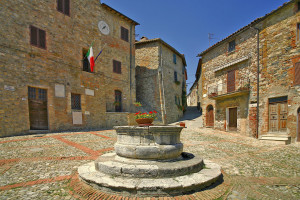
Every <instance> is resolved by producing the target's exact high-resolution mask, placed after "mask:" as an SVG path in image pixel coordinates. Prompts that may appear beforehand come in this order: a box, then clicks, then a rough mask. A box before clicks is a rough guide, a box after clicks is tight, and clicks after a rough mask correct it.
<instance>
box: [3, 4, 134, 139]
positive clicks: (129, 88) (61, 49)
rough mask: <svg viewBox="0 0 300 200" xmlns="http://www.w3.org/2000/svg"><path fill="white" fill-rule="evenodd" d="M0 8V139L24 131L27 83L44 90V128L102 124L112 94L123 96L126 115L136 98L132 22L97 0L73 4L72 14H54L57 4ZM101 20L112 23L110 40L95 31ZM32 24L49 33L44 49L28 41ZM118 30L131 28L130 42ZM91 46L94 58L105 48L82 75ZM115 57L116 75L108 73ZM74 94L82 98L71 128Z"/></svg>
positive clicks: (26, 112)
mask: <svg viewBox="0 0 300 200" xmlns="http://www.w3.org/2000/svg"><path fill="white" fill-rule="evenodd" d="M2 5H5V9H4V10H3V11H2V12H1V14H0V19H1V30H0V31H1V34H2V35H5V37H1V38H0V46H1V48H0V55H1V60H0V61H1V62H0V65H1V66H0V87H1V90H0V96H1V105H0V118H1V120H0V127H1V129H0V136H8V135H13V134H24V133H27V132H28V131H29V129H30V121H29V106H28V86H30V87H36V88H42V89H46V90H47V113H48V129H49V131H60V130H69V129H84V128H101V127H105V125H106V124H107V123H108V122H107V120H110V118H107V117H106V104H107V103H113V102H114V90H120V91H121V92H122V95H123V96H122V97H123V104H124V108H126V111H128V110H129V108H130V105H131V104H132V102H134V101H135V82H134V76H135V71H134V53H135V49H134V43H133V42H134V34H135V31H134V30H135V26H134V23H133V22H132V21H128V20H126V18H124V17H121V16H120V15H118V14H117V13H113V12H110V11H109V10H108V9H105V8H103V6H101V4H100V3H99V1H98V0H93V1H89V2H88V3H87V2H86V1H83V0H79V1H71V5H70V6H71V8H70V16H67V15H64V14H63V13H61V12H58V11H57V5H56V1H37V0H33V1H26V2H24V1H19V0H13V1H8V0H4V2H2ZM100 20H104V21H106V23H107V24H108V25H109V27H110V34H109V35H103V34H101V33H100V31H99V30H98V22H99V21H100ZM31 25H33V26H35V27H37V28H39V29H42V30H44V31H46V49H42V48H38V47H35V46H33V45H31V44H30V26H31ZM121 26H123V27H125V28H127V29H128V30H129V36H130V37H131V38H132V40H131V41H132V42H131V43H130V42H126V41H123V40H121V39H120V27H121ZM92 43H93V49H94V57H96V56H97V54H98V52H100V50H101V49H103V48H104V46H105V48H104V50H103V52H102V54H101V55H100V57H99V58H98V60H97V61H96V63H95V72H94V73H89V72H85V71H83V70H82V69H83V66H82V59H83V49H86V50H88V49H89V46H90V45H91V44H92ZM130 50H131V52H130ZM130 54H131V56H130ZM113 60H118V61H120V62H121V63H122V66H121V68H122V73H121V74H117V73H113ZM130 62H131V63H130ZM56 86H57V87H56ZM55 88H56V89H55ZM56 93H57V94H56ZM58 93H60V95H58ZM71 93H76V94H80V95H81V111H82V124H81V125H74V124H73V119H72V109H71Z"/></svg>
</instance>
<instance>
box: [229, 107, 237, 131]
mask: <svg viewBox="0 0 300 200" xmlns="http://www.w3.org/2000/svg"><path fill="white" fill-rule="evenodd" d="M228 126H229V130H230V131H236V130H237V108H229V124H228Z"/></svg>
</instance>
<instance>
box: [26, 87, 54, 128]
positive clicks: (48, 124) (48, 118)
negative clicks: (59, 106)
mask: <svg viewBox="0 0 300 200" xmlns="http://www.w3.org/2000/svg"><path fill="white" fill-rule="evenodd" d="M29 87H32V88H36V89H43V90H46V91H47V96H46V99H47V127H48V128H47V129H37V130H36V129H31V128H30V127H31V124H30V114H29V112H30V108H29V93H28V88H29ZM26 90H27V105H28V106H27V108H28V125H29V130H32V131H39V130H41V131H47V130H48V131H49V130H50V117H49V108H50V107H49V105H50V102H49V91H50V89H49V88H48V87H45V86H36V85H27V86H26Z"/></svg>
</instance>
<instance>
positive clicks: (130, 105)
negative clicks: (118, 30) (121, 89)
mask: <svg viewBox="0 0 300 200" xmlns="http://www.w3.org/2000/svg"><path fill="white" fill-rule="evenodd" d="M129 42H130V57H129V62H130V64H129V65H130V66H129V68H130V70H129V93H130V94H129V95H130V101H131V102H129V103H130V104H129V109H130V112H132V111H133V110H132V104H133V102H132V91H131V90H132V77H131V76H132V71H131V70H132V24H131V25H130V39H129Z"/></svg>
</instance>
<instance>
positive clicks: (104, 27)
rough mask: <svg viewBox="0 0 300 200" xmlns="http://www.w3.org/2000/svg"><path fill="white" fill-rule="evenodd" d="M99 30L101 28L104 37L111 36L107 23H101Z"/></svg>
mask: <svg viewBox="0 0 300 200" xmlns="http://www.w3.org/2000/svg"><path fill="white" fill-rule="evenodd" d="M98 28H99V31H100V32H101V33H103V34H104V35H108V34H109V26H108V25H107V23H106V22H105V21H99V23H98Z"/></svg>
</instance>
